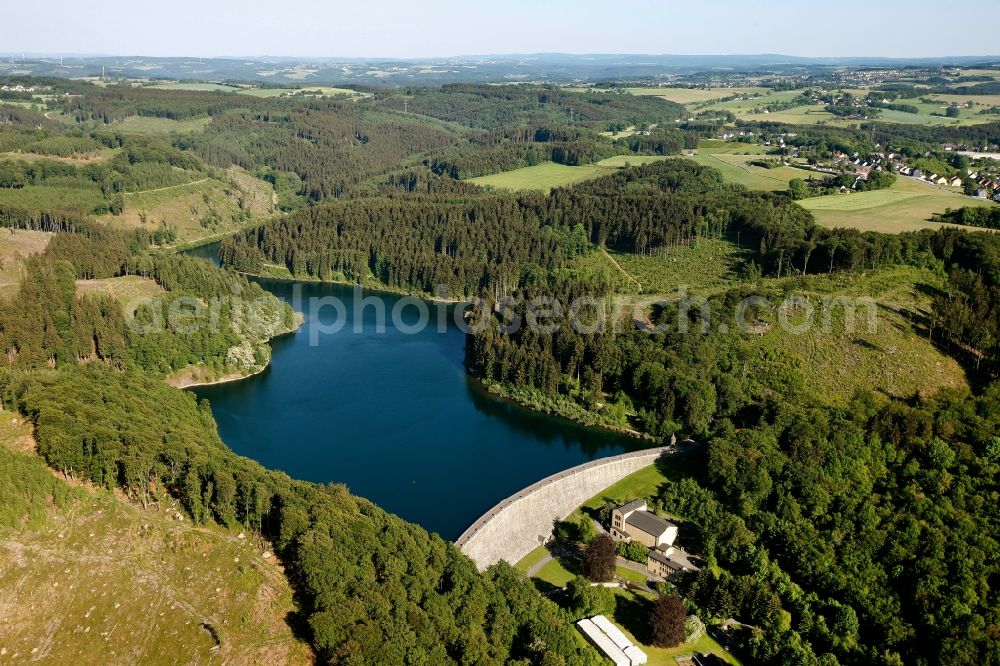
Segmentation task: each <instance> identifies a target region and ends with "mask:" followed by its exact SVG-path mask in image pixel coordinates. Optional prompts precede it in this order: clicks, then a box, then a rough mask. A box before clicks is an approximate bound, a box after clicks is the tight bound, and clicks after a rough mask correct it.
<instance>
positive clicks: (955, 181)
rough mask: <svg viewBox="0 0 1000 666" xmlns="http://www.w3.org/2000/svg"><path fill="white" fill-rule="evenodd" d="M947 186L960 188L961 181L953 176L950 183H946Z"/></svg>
mask: <svg viewBox="0 0 1000 666" xmlns="http://www.w3.org/2000/svg"><path fill="white" fill-rule="evenodd" d="M948 184H949V185H951V186H952V187H962V179H961V178H959V177H958V176H955V177H954V178H952V179H951V180H950V181H948Z"/></svg>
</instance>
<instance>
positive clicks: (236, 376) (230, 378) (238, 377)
mask: <svg viewBox="0 0 1000 666" xmlns="http://www.w3.org/2000/svg"><path fill="white" fill-rule="evenodd" d="M304 323H305V315H303V314H302V313H301V312H296V313H295V328H293V329H291V330H289V331H283V332H281V333H278V334H277V335H273V336H271V337H270V338H268V339H267V345H268V347H269V348H270V346H271V343H272V342H274V341H275V340H280V339H281V338H284V337H287V336H289V335H294V334H295V333H297V332H298V331H299V329H301V328H302V324H304ZM273 359H274V356H273V350H272V355H269V356H268V359H267V363H265V364H264V365H262V366H261V367H260V368H258V369H257V370H254V371H253V372H248V373H231V374H228V375H223V376H222V377H219V378H217V379H212V380H207V381H192V382H188V383H185V382H183V381H178V382H176V383H175V382H171V381H170V377H169V376H167V378H166V379H165V381H166V382H167V384H168V385H169V386H173V387H174V388H176V389H180V390H182V391H184V390H187V389H190V388H198V387H199V386H217V385H220V384H234V383H236V382H241V381H243V380H245V379H250V378H251V377H256V376H258V375H260V374H262V373H263V372H264V371H265V370H267V369H268V368H270V367H271V362H272V361H273ZM190 367H192V366H188V368H190ZM186 369H187V368H185V370H186Z"/></svg>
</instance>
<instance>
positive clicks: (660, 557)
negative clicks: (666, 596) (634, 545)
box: [649, 550, 684, 571]
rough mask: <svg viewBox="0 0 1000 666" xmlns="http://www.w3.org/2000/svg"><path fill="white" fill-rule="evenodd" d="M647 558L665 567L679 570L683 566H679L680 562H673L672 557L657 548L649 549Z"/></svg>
mask: <svg viewBox="0 0 1000 666" xmlns="http://www.w3.org/2000/svg"><path fill="white" fill-rule="evenodd" d="M649 559H651V560H655V561H656V562H659V563H660V564H662V565H663V566H665V567H670V568H671V569H673V570H674V571H680V570H681V569H683V568H684V567H682V566H681V564H680V562H674V561H673V560H672V559H670V558H669V557H667V556H666V555H664V554H663V553H661V552H660V551H658V550H651V551H649Z"/></svg>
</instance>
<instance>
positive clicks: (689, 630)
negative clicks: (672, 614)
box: [684, 615, 705, 643]
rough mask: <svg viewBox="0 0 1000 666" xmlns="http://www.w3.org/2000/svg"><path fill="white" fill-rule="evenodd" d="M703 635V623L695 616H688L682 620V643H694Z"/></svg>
mask: <svg viewBox="0 0 1000 666" xmlns="http://www.w3.org/2000/svg"><path fill="white" fill-rule="evenodd" d="M704 635H705V623H704V622H702V621H701V618H700V617H698V616H697V615H689V616H688V617H687V619H685V620H684V642H685V643H694V642H695V641H696V640H698V639H699V638H701V637H702V636H704Z"/></svg>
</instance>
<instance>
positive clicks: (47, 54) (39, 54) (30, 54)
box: [0, 50, 1000, 62]
mask: <svg viewBox="0 0 1000 666" xmlns="http://www.w3.org/2000/svg"><path fill="white" fill-rule="evenodd" d="M19 56H20V57H22V58H24V59H31V58H53V57H55V58H60V57H61V58H157V59H176V58H192V59H201V60H206V59H208V60H233V59H242V60H261V59H266V58H281V59H286V60H411V61H412V60H461V59H477V58H478V59H482V58H519V57H520V58H529V57H533V58H537V57H544V56H549V57H551V56H566V57H575V58H588V57H629V58H642V57H646V58H793V59H799V60H897V61H905V60H925V61H926V60H931V61H936V60H953V59H962V60H975V59H982V60H997V61H998V62H1000V55H997V54H950V55H900V56H895V55H798V54H791V53H776V52H759V53H750V52H747V53H642V52H613V51H607V52H600V51H581V52H572V51H535V52H527V51H517V52H508V53H466V54H454V55H427V56H391V55H308V56H307V55H282V54H275V53H265V54H256V55H247V54H228V55H226V54H215V55H191V54H186V53H177V54H172V55H145V54H137V53H93V52H79V51H64V52H59V51H20V50H18V51H14V50H9V51H0V57H3V58H9V57H14V58H17V57H19Z"/></svg>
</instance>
